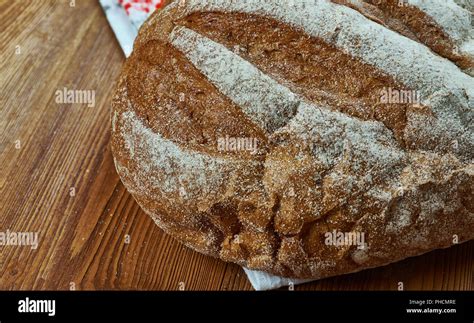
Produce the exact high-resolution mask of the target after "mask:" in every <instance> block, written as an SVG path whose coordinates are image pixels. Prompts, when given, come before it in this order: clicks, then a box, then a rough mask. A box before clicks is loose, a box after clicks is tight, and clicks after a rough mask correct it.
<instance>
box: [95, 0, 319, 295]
mask: <svg viewBox="0 0 474 323" xmlns="http://www.w3.org/2000/svg"><path fill="white" fill-rule="evenodd" d="M99 2H100V4H101V6H102V8H103V9H104V12H105V14H106V16H107V20H108V21H109V24H110V26H111V27H112V30H113V31H114V33H115V36H116V37H117V40H118V42H119V43H120V46H121V47H122V50H123V52H124V53H125V56H126V57H128V56H130V54H131V53H132V50H133V41H134V40H135V37H137V34H138V30H139V29H140V26H141V25H142V24H143V23H144V22H145V20H146V19H147V18H148V16H149V15H151V14H152V13H153V11H154V10H155V9H156V8H157V7H160V6H161V4H162V0H133V1H132V0H99ZM244 271H245V273H246V274H247V277H248V279H249V281H250V283H251V284H252V286H253V288H255V290H268V289H276V288H280V287H282V286H294V285H297V284H302V283H305V282H309V281H311V279H289V278H284V277H279V276H274V275H270V274H268V273H265V272H262V271H257V270H250V269H247V268H244Z"/></svg>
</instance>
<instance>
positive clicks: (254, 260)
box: [112, 0, 474, 278]
mask: <svg viewBox="0 0 474 323" xmlns="http://www.w3.org/2000/svg"><path fill="white" fill-rule="evenodd" d="M379 3H380V2H377V1H357V0H354V1H339V0H338V1H323V0H321V1H314V0H311V1H302V0H299V1H293V2H291V1H288V2H286V1H277V0H247V1H227V0H225V1H224V0H192V1H190V0H188V1H176V2H174V3H173V4H171V5H170V6H168V7H167V8H166V9H165V10H163V11H162V12H159V13H156V14H154V15H153V16H152V17H151V18H149V19H148V20H147V22H146V23H145V24H144V26H143V27H142V28H141V30H140V33H139V35H138V38H137V40H136V42H135V46H134V52H133V54H132V55H131V57H130V58H129V59H128V60H127V62H126V64H125V66H124V68H123V72H122V74H121V77H120V80H119V82H118V86H117V90H116V95H115V96H114V99H113V115H112V149H113V154H114V160H115V165H116V168H117V171H118V173H119V175H120V177H121V179H122V181H123V183H124V185H125V186H126V188H127V189H128V190H129V191H130V193H131V194H132V195H133V196H134V198H135V199H136V201H137V202H138V203H139V204H140V206H141V207H142V208H143V209H144V210H145V212H147V213H148V214H149V215H150V216H151V217H152V218H153V219H154V221H155V222H156V223H157V224H158V225H159V226H160V227H161V228H162V229H163V230H164V231H165V232H167V233H169V234H170V235H172V236H173V237H175V238H176V239H178V240H179V241H181V242H182V243H184V244H186V245H187V246H189V247H191V248H193V249H195V250H197V251H199V252H202V253H205V254H208V255H212V256H215V257H219V258H221V259H223V260H225V261H231V262H235V263H238V264H240V265H242V266H245V267H248V268H251V269H259V270H263V271H267V272H270V273H274V274H278V275H282V276H287V277H295V278H296V277H298V278H322V277H328V276H333V275H338V274H344V273H349V272H354V271H358V270H361V269H365V268H370V267H375V266H381V265H384V264H388V263H391V262H395V261H398V260H401V259H404V258H407V257H410V256H415V255H419V254H422V253H425V252H428V251H430V250H433V249H436V248H445V247H448V246H451V245H453V244H454V243H460V242H463V241H467V240H470V239H473V238H474V197H473V196H474V194H473V191H474V163H473V158H474V129H473V119H474V111H473V109H474V80H473V78H472V77H471V76H469V75H468V72H469V71H470V69H471V68H472V62H473V58H474V55H472V51H471V52H469V50H470V47H469V44H472V42H473V39H472V37H471V36H472V30H471V33H466V32H465V29H466V28H468V27H469V26H466V25H465V23H470V20H469V19H468V20H466V19H465V17H466V16H467V17H468V18H469V17H470V16H469V12H468V11H467V9H466V8H463V7H462V6H460V5H457V4H456V3H455V2H453V1H445V0H433V1H430V2H429V3H431V4H432V7H429V6H428V5H421V4H420V3H421V2H420V1H408V3H409V6H408V5H407V6H406V7H403V8H400V9H397V8H395V7H393V6H391V5H390V3H392V1H386V6H384V5H378V4H379ZM447 12H448V14H447ZM410 17H412V18H413V19H414V20H413V19H411V18H410ZM449 17H451V18H452V21H451V22H452V23H451V24H449V21H448V18H449ZM416 19H420V21H417V20H416ZM424 21H429V26H430V28H429V29H428V31H429V33H425V32H424V31H423V30H422V28H421V27H420V26H421V23H422V22H424ZM445 25H446V26H448V25H449V26H451V27H449V28H450V29H449V28H448V29H445ZM453 35H455V36H456V35H457V36H459V37H458V38H456V37H454V36H453ZM457 48H458V49H461V48H462V50H458V49H457ZM456 64H457V65H456ZM387 93H390V94H389V95H388V98H389V100H386V99H387V97H386V96H387ZM394 93H398V94H403V95H405V96H404V97H403V98H402V99H403V100H397V96H396V95H395V96H393V94H394ZM409 94H413V96H412V97H411V96H410V95H409ZM384 97H385V99H383V98H384ZM410 98H411V99H413V100H411V101H410V100H408V99H410ZM416 98H418V99H419V100H415V99H416ZM398 99H400V96H398ZM401 101H403V102H401ZM240 139H245V140H247V139H248V141H246V142H247V143H249V142H250V143H253V144H254V145H253V147H252V149H247V148H249V147H248V146H245V147H244V146H236V145H235V144H234V145H231V144H228V143H229V142H231V141H232V140H234V141H233V142H234V143H235V142H237V140H240ZM222 143H226V145H224V146H222ZM223 147H224V148H223ZM330 233H334V234H340V233H342V234H344V233H357V234H359V236H358V237H361V236H362V234H363V238H364V240H365V243H364V244H363V245H361V244H358V245H357V244H354V243H351V242H350V241H348V240H346V241H345V242H346V243H343V244H338V243H330V242H328V236H329V235H330Z"/></svg>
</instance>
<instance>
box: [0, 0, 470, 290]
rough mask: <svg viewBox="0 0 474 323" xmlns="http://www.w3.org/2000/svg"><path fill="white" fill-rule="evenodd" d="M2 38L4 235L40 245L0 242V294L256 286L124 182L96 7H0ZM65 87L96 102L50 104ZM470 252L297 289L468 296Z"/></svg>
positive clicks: (107, 48) (105, 32)
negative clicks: (182, 239) (159, 221)
mask: <svg viewBox="0 0 474 323" xmlns="http://www.w3.org/2000/svg"><path fill="white" fill-rule="evenodd" d="M0 30H1V32H0V55H1V60H0V88H1V95H0V108H1V115H0V117H1V118H0V131H1V132H0V133H1V138H0V150H1V156H0V165H1V170H0V199H1V200H0V231H1V232H6V231H7V230H10V231H15V232H38V234H39V246H38V248H37V249H31V248H30V247H29V246H0V289H2V290H13V289H21V290H27V289H39V290H45V289H50V290H68V289H76V290H84V289H87V290H95V289H121V290H127V289H134V290H135V289H143V290H177V289H180V287H181V288H184V289H186V290H251V289H252V288H251V286H250V284H249V283H248V281H247V279H246V276H245V274H244V272H243V270H242V269H241V268H240V267H239V266H237V265H234V264H226V263H224V262H222V261H220V260H217V259H213V258H210V257H207V256H203V255H201V254H198V253H196V252H194V251H191V250H189V249H187V248H185V247H183V246H181V245H180V244H179V243H177V242H176V241H174V240H173V239H172V238H170V237H169V236H167V235H165V234H164V233H163V232H162V231H161V230H160V229H159V228H158V227H157V226H156V225H155V224H154V223H153V222H152V220H151V219H150V218H149V217H148V216H147V215H146V214H145V213H144V212H143V211H141V210H140V208H139V206H138V205H137V204H136V203H135V201H134V200H133V198H132V196H131V195H130V194H129V193H127V191H126V190H125V189H124V187H123V185H122V184H121V182H120V180H119V178H118V176H117V174H116V172H115V168H114V165H113V160H112V156H111V152H110V146H109V139H110V130H109V128H110V126H109V124H110V122H109V110H110V100H111V95H112V91H113V87H114V83H115V80H116V79H117V76H118V74H119V72H120V68H121V65H122V63H123V62H124V57H123V54H122V52H121V50H120V47H119V46H118V43H117V42H116V40H115V38H114V35H113V33H112V31H111V29H110V27H109V26H108V24H107V21H106V19H105V16H104V14H103V12H102V10H101V8H100V6H99V4H98V2H97V1H96V0H76V6H75V7H71V6H70V5H69V1H33V0H26V1H25V0H13V1H11V0H8V1H7V0H0ZM63 88H67V89H78V90H93V91H95V95H96V97H95V101H96V102H95V106H94V107H89V106H87V104H58V103H56V100H55V92H56V91H57V90H61V89H63ZM128 238H129V239H130V241H128ZM127 242H129V243H127ZM473 251H474V241H471V242H468V243H464V244H462V245H458V246H454V247H452V248H449V249H446V250H438V251H434V252H431V253H428V254H426V255H423V256H420V257H416V258H412V259H407V260H405V261H402V262H399V263H396V264H392V265H389V266H385V267H381V268H377V269H372V270H366V271H363V272H360V273H356V274H350V275H345V276H340V277H335V278H329V279H324V280H320V281H318V282H314V283H309V284H305V285H302V286H297V287H296V289H297V290H365V289H367V290H381V289H383V290H396V289H397V288H398V286H399V285H398V283H399V282H403V286H404V289H405V290H431V289H435V290H472V289H473V286H474V284H473V283H474V266H473Z"/></svg>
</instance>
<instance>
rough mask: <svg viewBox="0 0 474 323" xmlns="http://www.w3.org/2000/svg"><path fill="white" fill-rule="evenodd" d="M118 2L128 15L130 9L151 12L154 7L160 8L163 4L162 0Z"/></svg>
mask: <svg viewBox="0 0 474 323" xmlns="http://www.w3.org/2000/svg"><path fill="white" fill-rule="evenodd" d="M118 2H119V4H120V5H121V6H122V7H123V8H124V9H125V11H126V12H127V14H128V15H130V10H132V9H134V10H137V11H142V12H145V13H151V12H153V11H155V9H159V8H161V7H162V6H163V4H164V1H163V0H118Z"/></svg>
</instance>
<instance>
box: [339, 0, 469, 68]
mask: <svg viewBox="0 0 474 323" xmlns="http://www.w3.org/2000/svg"><path fill="white" fill-rule="evenodd" d="M332 1H333V2H334V3H338V4H341V5H345V6H348V7H350V8H352V9H354V10H357V11H359V12H360V13H362V14H363V15H364V16H366V17H367V18H369V19H371V20H373V21H375V22H377V23H379V24H381V25H383V26H386V27H387V28H390V29H392V30H394V31H396V32H398V33H400V34H402V35H404V36H406V37H408V38H411V39H413V40H415V41H417V42H419V43H422V44H424V45H426V46H428V47H429V48H431V50H432V51H434V52H435V53H437V54H439V55H440V56H443V57H445V58H447V59H449V60H451V61H453V62H454V63H455V64H456V65H458V66H459V67H460V68H462V69H464V70H469V69H471V68H473V67H474V59H472V57H468V56H466V55H461V54H459V53H458V50H457V46H456V43H455V42H454V41H453V40H452V39H451V38H450V37H449V36H448V35H447V34H446V33H445V32H444V31H443V29H442V28H441V27H440V26H439V25H438V24H437V23H436V22H435V21H434V19H433V18H431V17H430V16H428V15H427V14H426V13H424V12H423V11H421V10H420V9H418V8H416V7H414V6H411V5H409V4H404V5H400V1H399V0H383V1H381V0H363V4H364V5H363V7H360V6H354V5H353V4H351V3H350V1H348V0H332Z"/></svg>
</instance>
